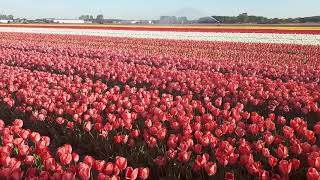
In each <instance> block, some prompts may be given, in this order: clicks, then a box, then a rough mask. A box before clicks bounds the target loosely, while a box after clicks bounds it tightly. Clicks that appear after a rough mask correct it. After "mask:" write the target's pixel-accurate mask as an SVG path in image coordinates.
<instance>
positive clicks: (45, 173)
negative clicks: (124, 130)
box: [0, 119, 149, 180]
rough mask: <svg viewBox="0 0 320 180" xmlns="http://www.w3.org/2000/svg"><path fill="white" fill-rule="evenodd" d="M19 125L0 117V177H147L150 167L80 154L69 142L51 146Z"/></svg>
mask: <svg viewBox="0 0 320 180" xmlns="http://www.w3.org/2000/svg"><path fill="white" fill-rule="evenodd" d="M22 126H23V121H22V120H20V119H16V120H14V122H13V124H12V126H6V125H5V123H4V121H3V120H0V137H1V143H0V154H1V157H0V178H1V179H17V180H18V179H43V180H47V179H55V180H61V179H64V180H72V179H74V180H75V179H76V178H80V179H82V180H88V179H90V178H94V179H99V180H105V179H115V180H116V179H120V177H122V178H125V179H131V180H134V179H137V178H138V177H139V179H147V178H148V177H149V168H145V167H141V168H132V167H131V166H128V162H127V159H126V158H124V157H121V156H117V157H115V158H114V162H107V161H105V160H96V159H94V158H93V157H91V156H84V157H80V156H79V155H78V154H77V153H76V152H73V150H72V147H71V145H69V144H65V145H63V146H61V147H59V148H57V149H52V148H51V149H50V138H49V137H47V136H41V135H40V134H39V133H37V132H32V131H31V130H29V129H23V128H22ZM109 159H110V158H109Z"/></svg>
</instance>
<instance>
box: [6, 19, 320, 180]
mask: <svg viewBox="0 0 320 180" xmlns="http://www.w3.org/2000/svg"><path fill="white" fill-rule="evenodd" d="M0 179H15V180H16V179H17V180H18V179H44V180H46V179H54V180H60V179H64V180H69V179H70V180H72V179H81V180H89V179H98V180H109V179H112V180H118V179H128V180H135V179H141V180H145V179H156V180H158V179H159V180H166V179H169V180H171V179H172V180H175V179H184V180H189V179H195V180H209V179H225V180H233V179H240V180H242V179H261V180H268V179H273V180H282V179H297V180H300V179H307V180H320V28H302V27H300V28H288V27H286V28H283V27H282V28H276V27H270V28H257V27H255V28H254V27H252V28H241V27H237V28H235V27H233V28H230V27H229V28H223V27H218V28H209V27H189V28H188V27H157V28H155V27H152V28H151V27H144V26H137V27H132V26H128V27H124V26H119V27H117V26H110V27H104V26H77V27H76V26H74V27H73V26H60V25H59V26H58V25H57V26H49V25H46V26H39V25H34V26H28V25H19V26H17V25H16V26H15V25H6V26H3V25H0Z"/></svg>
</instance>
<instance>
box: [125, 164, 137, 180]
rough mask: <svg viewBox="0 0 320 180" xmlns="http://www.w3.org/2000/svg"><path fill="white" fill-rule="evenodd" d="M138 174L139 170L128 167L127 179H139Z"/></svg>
mask: <svg viewBox="0 0 320 180" xmlns="http://www.w3.org/2000/svg"><path fill="white" fill-rule="evenodd" d="M138 173H139V169H138V168H135V169H133V168H132V167H127V169H126V172H125V178H126V179H129V180H135V179H137V177H138Z"/></svg>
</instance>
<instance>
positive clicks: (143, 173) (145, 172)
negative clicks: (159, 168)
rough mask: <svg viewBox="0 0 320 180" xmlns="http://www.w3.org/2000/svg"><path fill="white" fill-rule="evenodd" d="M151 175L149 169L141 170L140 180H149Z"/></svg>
mask: <svg viewBox="0 0 320 180" xmlns="http://www.w3.org/2000/svg"><path fill="white" fill-rule="evenodd" d="M149 174H150V170H149V168H139V178H140V179H143V180H145V179H148V178H149Z"/></svg>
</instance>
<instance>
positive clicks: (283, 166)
mask: <svg viewBox="0 0 320 180" xmlns="http://www.w3.org/2000/svg"><path fill="white" fill-rule="evenodd" d="M291 169H292V163H291V162H288V161H287V160H281V161H280V162H279V171H280V172H281V174H283V175H288V174H290V172H291Z"/></svg>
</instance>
